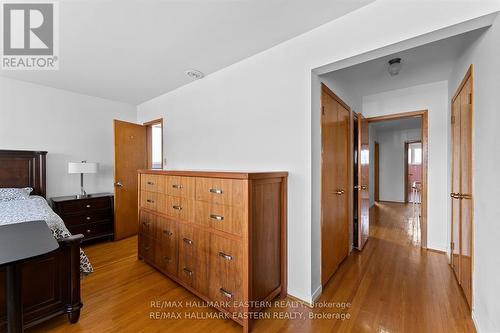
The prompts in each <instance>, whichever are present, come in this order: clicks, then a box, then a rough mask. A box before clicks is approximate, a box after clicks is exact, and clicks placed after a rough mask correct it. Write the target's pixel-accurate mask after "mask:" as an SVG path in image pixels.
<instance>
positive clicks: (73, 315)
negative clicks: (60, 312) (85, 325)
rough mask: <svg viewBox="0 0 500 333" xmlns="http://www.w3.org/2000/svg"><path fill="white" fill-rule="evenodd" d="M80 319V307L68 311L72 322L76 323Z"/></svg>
mask: <svg viewBox="0 0 500 333" xmlns="http://www.w3.org/2000/svg"><path fill="white" fill-rule="evenodd" d="M79 319H80V309H78V310H75V311H72V312H70V313H68V320H69V322H70V323H72V324H76V323H77V322H78V320H79Z"/></svg>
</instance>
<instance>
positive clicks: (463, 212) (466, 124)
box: [459, 77, 472, 306]
mask: <svg viewBox="0 0 500 333" xmlns="http://www.w3.org/2000/svg"><path fill="white" fill-rule="evenodd" d="M459 98H460V198H461V199H460V204H461V207H460V222H461V227H460V238H461V243H460V244H461V246H460V284H461V285H462V288H463V290H464V294H465V297H466V299H467V302H468V303H469V306H471V305H472V79H471V78H470V77H469V79H467V81H466V83H465V84H464V86H463V88H462V91H461V92H460V96H459Z"/></svg>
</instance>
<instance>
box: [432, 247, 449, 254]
mask: <svg viewBox="0 0 500 333" xmlns="http://www.w3.org/2000/svg"><path fill="white" fill-rule="evenodd" d="M427 251H430V252H435V253H439V254H446V251H443V250H438V249H431V248H427Z"/></svg>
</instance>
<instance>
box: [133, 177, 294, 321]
mask: <svg viewBox="0 0 500 333" xmlns="http://www.w3.org/2000/svg"><path fill="white" fill-rule="evenodd" d="M138 176H139V184H140V186H139V195H138V197H139V207H140V209H139V238H138V255H139V259H142V260H144V261H145V262H146V263H148V264H150V265H151V266H153V267H155V268H156V269H157V270H159V271H160V272H162V273H163V274H165V275H166V276H168V277H169V278H171V279H173V280H175V281H176V282H178V283H179V284H181V285H182V286H184V287H185V288H186V289H188V290H189V291H191V292H192V293H194V294H196V295H197V296H199V297H200V298H202V299H203V300H205V301H207V302H208V304H209V305H211V306H213V307H215V308H217V309H218V310H219V311H222V313H223V314H224V315H225V316H226V317H227V318H229V319H233V320H234V321H236V322H237V323H239V324H240V325H242V326H243V328H244V331H249V330H250V327H251V323H252V320H253V318H254V317H257V316H256V314H257V313H258V312H259V311H260V310H262V308H263V307H264V306H266V305H268V304H269V302H270V301H271V300H273V299H274V298H276V297H278V296H280V297H285V296H286V294H287V286H286V281H287V279H286V270H287V268H286V267H287V266H286V246H287V245H286V244H287V240H286V219H287V216H286V213H287V177H288V173H287V172H255V173H252V172H206V171H164V170H161V171H160V170H140V171H139V175H138Z"/></svg>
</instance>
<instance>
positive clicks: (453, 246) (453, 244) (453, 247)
mask: <svg viewBox="0 0 500 333" xmlns="http://www.w3.org/2000/svg"><path fill="white" fill-rule="evenodd" d="M454 249H455V243H453V242H450V250H451V251H453V250H454Z"/></svg>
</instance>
